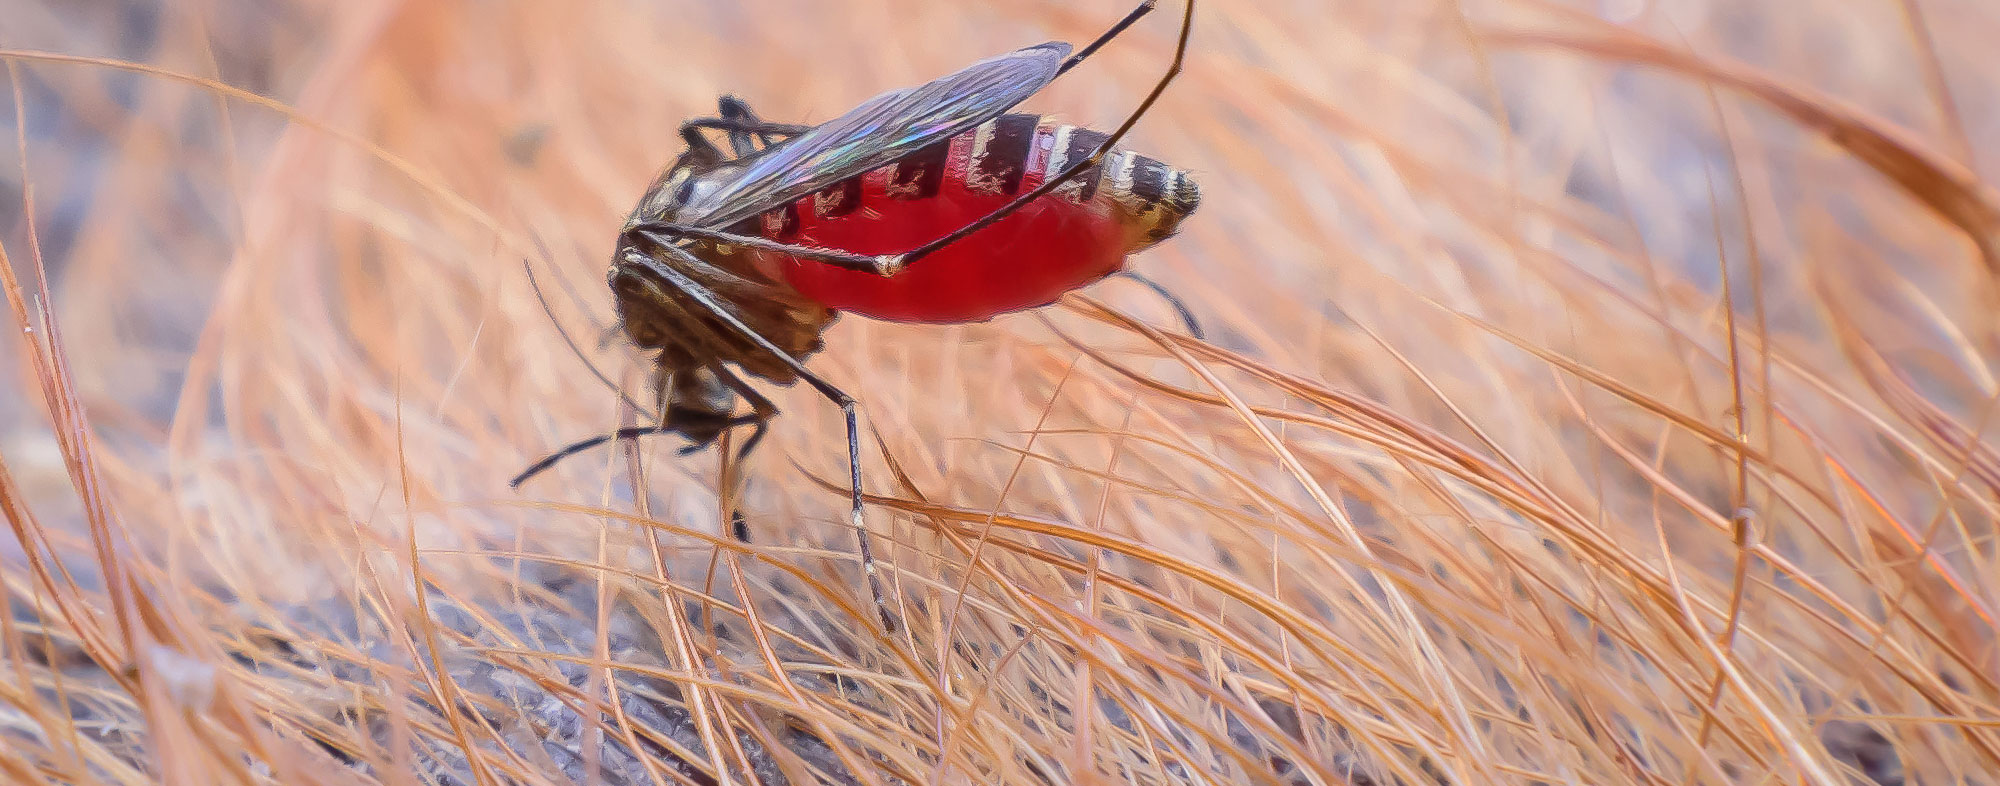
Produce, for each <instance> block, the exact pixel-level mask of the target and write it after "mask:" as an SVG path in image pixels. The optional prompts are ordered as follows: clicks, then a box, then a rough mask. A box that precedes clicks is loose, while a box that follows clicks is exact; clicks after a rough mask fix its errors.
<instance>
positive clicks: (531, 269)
mask: <svg viewBox="0 0 2000 786" xmlns="http://www.w3.org/2000/svg"><path fill="white" fill-rule="evenodd" d="M535 243H536V245H540V244H541V240H539V239H537V240H536V241H535ZM543 250H544V251H546V250H547V249H543ZM521 269H522V270H525V271H527V272H528V287H529V288H530V289H533V290H535V300H537V301H540V302H541V304H542V313H543V314H547V315H548V317H549V324H552V325H555V326H556V334H557V335H560V336H562V340H563V343H564V344H568V345H569V351H570V352H572V353H574V354H575V355H576V359H577V360H580V361H582V362H583V367H584V368H587V369H590V374H591V376H594V377H597V381H599V382H602V383H604V386H605V387H607V388H610V389H611V392H613V393H616V394H618V397H619V398H620V399H623V400H624V401H625V403H626V404H627V405H629V406H631V407H632V410H633V411H635V412H638V413H639V414H640V416H642V417H644V418H646V419H647V420H651V421H653V422H654V423H655V424H658V423H659V422H660V421H659V418H658V417H657V416H655V415H653V414H652V413H651V412H648V411H647V410H646V408H645V407H642V406H639V402H637V401H634V400H632V397H631V396H628V395H626V394H625V391H624V389H622V388H620V387H618V385H617V383H614V382H612V381H611V378H610V377H607V376H605V375H604V372H603V371H600V370H598V368H597V364H595V363H592V362H590V358H589V357H588V356H586V355H584V354H583V348H582V347H579V346H577V345H576V339H574V338H571V337H570V335H569V331H568V330H566V329H564V328H563V326H562V322H560V321H558V320H557V319H556V312H555V309H554V308H552V307H550V306H549V299H548V296H547V295H545V294H544V293H543V292H542V284H541V282H540V281H538V280H536V279H535V263H534V262H533V261H532V260H528V259H523V260H521ZM646 428H652V426H647V427H646ZM512 485H517V486H518V485H520V481H519V480H516V481H515V482H514V483H513V484H512Z"/></svg>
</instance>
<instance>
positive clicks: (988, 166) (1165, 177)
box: [761, 114, 1200, 242]
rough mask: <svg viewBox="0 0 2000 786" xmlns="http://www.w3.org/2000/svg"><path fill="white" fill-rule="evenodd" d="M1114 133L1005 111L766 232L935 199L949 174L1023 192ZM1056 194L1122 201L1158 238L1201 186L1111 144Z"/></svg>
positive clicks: (978, 189) (783, 232) (1190, 206)
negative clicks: (874, 188) (871, 196)
mask: <svg viewBox="0 0 2000 786" xmlns="http://www.w3.org/2000/svg"><path fill="white" fill-rule="evenodd" d="M1109 138H1110V135H1108V134H1105V133H1103V132H1101V131H1093V130H1091V129H1088V128H1082V127H1079V126H1073V125H1069V124H1066V123H1057V122H1054V121H1052V120H1050V119H1048V118H1046V117H1043V116H1041V115H1029V114H1010V115H1002V116H1000V117H997V118H994V119H992V120H988V121H986V122H985V123H983V124H981V125H979V126H978V127H976V128H974V129H973V130H971V131H967V132H965V133H963V134H960V135H958V136H956V137H952V138H951V139H947V140H943V141H940V142H938V143H936V144H933V145H931V146H929V147H926V148H923V149H921V150H918V151H916V152H914V153H911V154H910V155H908V156H905V157H904V158H903V159H902V160H900V161H898V162H896V163H894V164H890V165H888V166H884V167H881V168H879V169H876V170H873V171H870V172H866V173H863V174H861V175H857V176H855V177H853V178H850V179H848V180H846V181H843V182H841V183H836V184H834V185H832V186H829V187H828V188H826V189H825V190H822V191H820V192H819V193H816V194H813V195H812V196H809V197H805V198H803V199H800V200H798V201H797V202H794V203H793V204H791V205H787V206H785V207H781V208H777V209H775V210H772V211H770V212H769V213H766V214H765V216H764V218H763V232H762V233H761V234H763V235H764V236H765V237H768V238H771V239H773V240H780V241H785V242H790V241H793V240H796V239H797V237H798V227H799V223H798V217H799V216H800V215H805V214H810V215H814V216H817V217H819V218H823V219H824V218H838V217H840V216H844V215H848V214H850V213H854V212H856V211H859V210H863V209H870V210H875V211H894V210H895V209H896V208H895V206H894V205H893V204H890V203H894V202H910V201H917V200H924V199H932V198H935V197H937V196H938V194H939V192H940V189H942V188H943V186H944V183H945V181H946V179H947V178H949V179H952V180H954V181H955V182H957V183H958V184H960V185H962V186H963V187H964V188H965V189H966V190H967V191H971V192H973V193H979V194H1000V195H1006V196H1017V195H1019V194H1020V193H1022V192H1023V191H1025V190H1027V189H1031V188H1034V187H1035V186H1038V185H1040V184H1041V183H1042V181H1043V180H1044V179H1046V178H1049V177H1054V176H1056V175H1058V174H1061V173H1062V171H1063V170H1064V169H1065V168H1067V167H1069V166H1070V165H1072V164H1074V163H1076V162H1078V161H1082V160H1084V159H1086V158H1088V157H1090V154H1091V153H1092V152H1093V151H1095V150H1096V149H1097V148H1098V146H1099V145H1102V144H1104V141H1105V140H1106V139H1109ZM871 179H872V180H879V181H881V182H882V188H881V189H880V193H879V194H878V195H877V196H878V198H877V199H875V200H874V203H873V204H870V203H869V202H868V200H867V199H866V196H865V195H866V194H867V193H868V189H865V188H863V187H862V184H863V183H864V182H866V181H869V180H871ZM1052 196H1055V197H1057V198H1061V199H1063V200H1065V201H1068V202H1070V203H1072V204H1078V205H1083V204H1088V203H1090V202H1092V201H1093V200H1096V199H1099V198H1106V199H1109V200H1111V201H1114V202H1117V203H1118V204H1119V205H1120V206H1121V207H1123V208H1124V209H1125V212H1127V213H1129V214H1130V215H1131V217H1132V218H1134V219H1136V220H1138V221H1139V223H1142V224H1144V225H1145V226H1144V229H1146V230H1147V231H1146V232H1144V233H1143V235H1144V236H1145V239H1146V240H1149V241H1156V240H1159V239H1161V238H1164V237H1165V236H1166V235H1168V234H1172V230H1173V227H1174V225H1175V224H1177V223H1178V222H1179V220H1180V219H1181V218H1182V217H1184V216H1186V215H1187V214H1188V213H1191V212H1193V211H1194V208H1195V206H1196V204H1197V203H1198V202H1199V200H1200V191H1199V190H1198V189H1197V188H1195V186H1194V183H1193V181H1191V180H1189V179H1188V177H1187V175H1186V173H1183V172H1181V171H1179V170H1176V169H1174V168H1172V167H1169V166H1167V165H1166V164H1164V163H1161V162H1160V161H1159V160H1157V159H1153V158H1148V157H1146V156H1142V155H1139V154H1138V153H1134V152H1131V151H1129V150H1122V149H1113V150H1112V151H1110V152H1109V153H1108V154H1106V155H1105V157H1104V159H1103V160H1102V161H1100V162H1099V163H1098V164H1097V165H1096V166H1093V167H1091V168H1090V169H1087V170H1084V171H1083V172H1081V173H1079V174H1078V176H1077V177H1076V178H1074V179H1072V180H1071V181H1070V182H1068V183H1066V184H1064V185H1063V186H1061V187H1059V188H1057V189H1056V190H1055V191H1054V193H1053V194H1052Z"/></svg>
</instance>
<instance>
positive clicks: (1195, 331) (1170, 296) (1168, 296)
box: [1117, 269, 1208, 341]
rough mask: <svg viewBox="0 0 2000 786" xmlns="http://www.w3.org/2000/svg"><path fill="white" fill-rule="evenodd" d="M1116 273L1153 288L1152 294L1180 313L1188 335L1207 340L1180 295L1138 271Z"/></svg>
mask: <svg viewBox="0 0 2000 786" xmlns="http://www.w3.org/2000/svg"><path fill="white" fill-rule="evenodd" d="M1117 275H1120V276H1124V277H1126V278H1129V279H1132V280H1133V281H1137V282H1139V283H1141V284H1144V285H1146V288H1147V289H1150V290H1153V294H1156V295H1159V296H1160V299H1162V300H1165V301H1167V305H1170V306H1173V307H1174V311H1175V313H1178V314H1180V317H1181V324H1182V325H1183V326H1185V327H1187V332H1188V335H1190V336H1194V337H1195V339H1196V340H1199V341H1207V340H1208V336H1206V335H1203V334H1202V331H1201V323H1200V322H1197V321H1195V318H1194V312H1193V311H1190V310H1188V307H1187V304H1186V303H1184V302H1182V301H1181V299H1180V297H1179V296H1177V295H1175V294H1174V293H1173V291H1171V290H1169V289H1167V288H1166V287H1165V286H1162V285H1161V284H1160V282H1158V281H1154V280H1152V279H1150V278H1147V277H1145V276H1143V275H1140V274H1139V273H1138V271H1134V270H1130V269H1122V270H1119V271H1118V273H1117Z"/></svg>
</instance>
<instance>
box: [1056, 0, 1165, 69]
mask: <svg viewBox="0 0 2000 786" xmlns="http://www.w3.org/2000/svg"><path fill="white" fill-rule="evenodd" d="M1156 5H1159V0H1145V2H1143V3H1140V4H1139V7H1138V8H1134V9H1132V12H1131V13H1129V14H1126V15H1125V18H1124V19H1120V20H1118V24H1115V25H1112V26H1111V29H1110V30H1106V31H1104V34H1103V35H1100V36H1098V37H1097V40H1095V41H1092V42H1090V43H1089V44H1088V45H1086V46H1085V47H1084V48H1083V49H1081V50H1079V51H1078V52H1077V53H1076V54H1073V55H1070V56H1069V59H1068V60H1064V61H1063V64H1062V66H1061V67H1060V68H1057V69H1056V76H1062V75H1063V74H1065V73H1068V72H1069V70H1070V69H1072V68H1075V67H1076V64H1078V63H1081V62H1083V59H1084V58H1086V57H1089V56H1091V55H1094V54H1097V50H1099V49H1102V48H1104V45H1105V44H1108V43H1111V39H1113V38H1117V37H1118V34H1119V33H1123V32H1125V28H1128V27H1131V26H1132V23H1134V22H1137V21H1139V17H1142V16H1145V15H1146V14H1149V13H1152V11H1153V7H1154V6H1156Z"/></svg>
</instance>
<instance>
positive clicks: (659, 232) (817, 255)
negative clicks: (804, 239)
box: [628, 221, 900, 276]
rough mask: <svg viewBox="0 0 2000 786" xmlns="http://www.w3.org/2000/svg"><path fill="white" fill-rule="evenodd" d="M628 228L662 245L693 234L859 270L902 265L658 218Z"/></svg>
mask: <svg viewBox="0 0 2000 786" xmlns="http://www.w3.org/2000/svg"><path fill="white" fill-rule="evenodd" d="M628 231H630V232H634V233H637V234H639V235H643V236H645V237H646V239H648V240H651V241H653V242H654V243H656V244H658V245H661V246H670V245H673V243H674V239H675V238H681V237H692V238H697V239H701V240H713V241H715V242H717V243H727V244H729V245H733V246H744V247H747V248H754V249H757V250H759V251H774V252H777V253H780V254H789V255H791V256H795V257H798V258H800V259H817V260H819V261H821V262H826V263H828V264H831V265H834V266H836V267H843V268H847V269H849V270H859V271H862V272H864V273H874V274H876V275H880V276H890V275H895V274H896V273H897V272H899V271H900V268H889V267H884V265H885V264H886V263H888V262H890V261H892V260H893V257H889V256H869V255H867V254H856V253H853V252H849V251H841V250H839V249H833V248H815V247H812V246H798V245H792V244H790V243H780V242H778V241H776V240H771V239H768V238H761V237H757V236H756V235H739V234H736V233H734V232H724V231H722V230H719V229H705V228H702V227H697V226H688V225H686V224H670V223H666V222H662V221H656V222H651V223H645V224H637V225H634V226H633V227H632V228H631V229H630V230H628Z"/></svg>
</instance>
